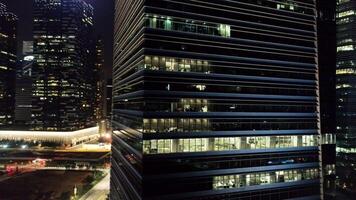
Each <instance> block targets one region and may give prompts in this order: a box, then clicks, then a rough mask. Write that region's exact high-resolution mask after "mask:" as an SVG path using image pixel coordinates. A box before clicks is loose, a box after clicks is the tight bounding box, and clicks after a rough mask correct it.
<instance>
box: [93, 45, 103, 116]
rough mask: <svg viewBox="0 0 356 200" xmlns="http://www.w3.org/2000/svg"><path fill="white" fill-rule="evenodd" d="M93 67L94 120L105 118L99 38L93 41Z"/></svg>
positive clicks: (101, 56)
mask: <svg viewBox="0 0 356 200" xmlns="http://www.w3.org/2000/svg"><path fill="white" fill-rule="evenodd" d="M94 51H95V61H94V62H95V67H94V83H93V84H94V85H95V102H94V107H95V118H96V121H101V120H103V119H105V117H104V101H105V99H104V98H105V97H104V96H105V89H106V88H105V86H104V82H105V81H104V80H105V79H104V77H103V76H104V44H103V40H102V39H101V38H98V39H97V40H96V41H95V50H94Z"/></svg>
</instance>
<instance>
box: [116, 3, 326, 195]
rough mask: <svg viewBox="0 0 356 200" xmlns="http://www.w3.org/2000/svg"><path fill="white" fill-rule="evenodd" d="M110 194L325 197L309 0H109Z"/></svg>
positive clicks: (313, 21)
mask: <svg viewBox="0 0 356 200" xmlns="http://www.w3.org/2000/svg"><path fill="white" fill-rule="evenodd" d="M115 11H116V15H115V29H114V30H115V31H114V34H115V35H114V39H115V41H114V71H113V116H112V125H113V136H112V137H113V143H112V171H111V172H112V173H111V194H110V195H111V199H113V200H119V199H120V200H126V199H129V200H138V199H160V200H164V199H167V200H168V199H169V200H174V199H181V200H183V199H184V200H193V199H200V200H207V199H209V200H213V199H214V200H215V199H216V200H220V199H235V200H246V199H249V200H250V199H274V200H277V199H294V198H296V199H297V198H298V199H299V198H300V199H321V196H320V195H321V181H320V178H321V177H320V174H321V173H320V145H319V142H320V125H319V100H318V76H317V48H316V45H317V43H316V41H317V40H316V37H317V35H316V29H317V27H316V5H315V1H314V0H298V1H297V0H290V1H280V0H278V1H269V0H239V1H228V0H226V1H219V3H217V1H215V0H205V1H193V0H156V1H144V0H116V4H115Z"/></svg>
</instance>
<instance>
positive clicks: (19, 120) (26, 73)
mask: <svg viewBox="0 0 356 200" xmlns="http://www.w3.org/2000/svg"><path fill="white" fill-rule="evenodd" d="M21 56H22V59H21V60H19V61H18V63H19V64H18V65H19V66H18V67H17V75H16V97H15V99H16V103H15V124H16V127H15V129H16V130H29V129H30V125H31V110H32V109H31V108H32V92H33V90H32V83H33V82H32V78H33V77H32V67H33V63H34V56H33V41H23V44H22V52H21Z"/></svg>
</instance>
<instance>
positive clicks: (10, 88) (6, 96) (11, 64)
mask: <svg viewBox="0 0 356 200" xmlns="http://www.w3.org/2000/svg"><path fill="white" fill-rule="evenodd" d="M17 21H18V19H17V16H16V15H14V14H13V13H11V12H9V11H8V10H7V8H6V6H5V5H4V4H2V3H0V129H3V128H8V127H10V126H11V125H12V124H13V122H14V110H15V75H16V60H17V56H16V54H17V33H16V31H17Z"/></svg>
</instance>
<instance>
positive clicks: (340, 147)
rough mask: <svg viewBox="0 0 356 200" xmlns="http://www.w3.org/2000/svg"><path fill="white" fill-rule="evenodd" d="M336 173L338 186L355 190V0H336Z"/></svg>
mask: <svg viewBox="0 0 356 200" xmlns="http://www.w3.org/2000/svg"><path fill="white" fill-rule="evenodd" d="M336 10H337V14H336V24H337V63H336V101H337V110H336V121H337V123H336V134H337V135H336V137H337V139H336V140H337V143H336V145H337V148H336V151H337V163H336V165H337V166H336V173H337V175H338V177H339V179H340V180H339V184H340V185H339V186H340V187H342V188H344V189H346V190H347V191H354V192H355V191H356V181H355V180H356V165H355V162H356V154H355V152H356V140H355V138H356V133H355V130H356V98H355V93H354V92H355V91H356V90H355V88H356V46H355V42H356V35H355V31H354V27H355V25H356V22H355V19H356V1H354V0H350V1H343V0H338V1H337V8H336Z"/></svg>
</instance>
